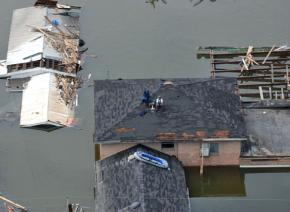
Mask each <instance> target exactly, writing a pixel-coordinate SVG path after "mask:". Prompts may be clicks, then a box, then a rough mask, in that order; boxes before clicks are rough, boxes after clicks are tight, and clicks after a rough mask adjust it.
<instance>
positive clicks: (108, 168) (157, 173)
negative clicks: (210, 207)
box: [95, 145, 188, 212]
mask: <svg viewBox="0 0 290 212" xmlns="http://www.w3.org/2000/svg"><path fill="white" fill-rule="evenodd" d="M136 151H144V152H147V153H150V154H152V155H155V156H157V157H161V158H163V159H165V160H167V162H168V164H169V167H170V169H171V170H170V171H169V170H167V169H162V168H159V167H156V166H153V165H150V164H147V163H144V162H141V161H138V160H136V159H134V160H132V161H130V162H128V156H129V155H131V154H133V153H134V152H136ZM187 197H188V195H187V189H186V182H185V175H184V170H183V168H182V165H181V163H180V162H179V161H178V160H177V159H176V158H175V157H173V156H169V155H166V154H163V153H161V152H158V151H156V150H153V149H151V148H148V147H145V146H143V145H136V146H134V147H132V148H130V149H127V150H125V151H122V152H119V153H117V154H115V155H113V156H110V157H108V158H106V159H103V160H101V161H97V162H96V190H95V203H96V212H108V211H112V212H114V211H118V209H122V208H124V207H126V206H128V205H131V204H132V203H133V202H140V203H141V206H140V207H139V208H137V209H135V210H134V211H135V212H145V211H146V212H147V211H148V212H152V211H178V212H187V211H188V199H187Z"/></svg>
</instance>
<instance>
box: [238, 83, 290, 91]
mask: <svg viewBox="0 0 290 212" xmlns="http://www.w3.org/2000/svg"><path fill="white" fill-rule="evenodd" d="M275 85H276V86H280V85H287V82H275V83H257V84H239V85H238V87H239V88H242V89H251V88H258V87H259V86H275Z"/></svg>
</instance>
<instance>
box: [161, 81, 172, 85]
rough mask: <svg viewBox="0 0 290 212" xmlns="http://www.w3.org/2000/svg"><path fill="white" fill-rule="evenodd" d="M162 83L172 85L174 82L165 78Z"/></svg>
mask: <svg viewBox="0 0 290 212" xmlns="http://www.w3.org/2000/svg"><path fill="white" fill-rule="evenodd" d="M163 85H174V83H173V82H172V81H169V80H167V81H165V82H164V83H163Z"/></svg>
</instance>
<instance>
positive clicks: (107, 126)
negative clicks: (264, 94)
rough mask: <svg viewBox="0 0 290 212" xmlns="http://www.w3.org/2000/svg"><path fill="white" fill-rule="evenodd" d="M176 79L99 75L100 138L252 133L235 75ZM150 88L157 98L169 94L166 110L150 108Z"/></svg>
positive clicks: (183, 137)
mask: <svg viewBox="0 0 290 212" xmlns="http://www.w3.org/2000/svg"><path fill="white" fill-rule="evenodd" d="M153 81H154V84H153V86H152V82H153ZM171 81H172V85H171V84H170V83H167V85H164V84H163V83H164V81H162V80H157V79H155V80H121V81H117V80H115V81H114V80H112V81H108V80H104V81H95V116H96V117H95V123H96V131H95V141H96V142H97V143H106V142H112V141H113V142H120V141H123V142H125V141H130V142H131V141H137V140H149V141H154V140H164V138H167V140H188V139H189V138H190V139H194V138H210V137H221V135H223V136H225V137H231V138H233V137H238V138H244V137H246V130H245V124H244V120H243V117H242V114H241V111H240V100H239V97H238V96H237V95H235V94H234V91H235V83H236V80H235V79H232V78H226V79H214V80H210V79H174V80H171ZM150 85H151V86H150ZM147 89H148V90H150V92H151V94H152V95H153V98H156V97H157V96H161V97H162V98H163V100H164V106H163V107H162V109H161V110H160V111H158V112H150V110H148V108H147V107H146V106H145V105H143V104H141V100H140V97H141V96H142V95H143V92H144V90H147ZM120 129H130V130H120ZM221 132H222V133H221ZM169 134H170V136H169ZM188 135H194V136H188ZM168 136H169V137H168Z"/></svg>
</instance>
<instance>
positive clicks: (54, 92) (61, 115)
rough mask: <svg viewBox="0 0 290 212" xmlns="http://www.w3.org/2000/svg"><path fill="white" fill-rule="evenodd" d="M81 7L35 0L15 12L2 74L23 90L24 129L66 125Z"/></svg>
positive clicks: (70, 114)
mask: <svg viewBox="0 0 290 212" xmlns="http://www.w3.org/2000/svg"><path fill="white" fill-rule="evenodd" d="M80 9H81V8H80V7H75V6H68V5H60V4H58V3H57V1H43V0H38V1H37V2H36V3H35V6H33V7H28V8H21V9H16V10H14V12H13V17H12V23H11V31H10V37H9V44H8V52H7V59H6V60H5V61H1V68H0V78H6V79H7V83H6V85H7V90H8V91H11V92H23V98H22V105H21V115H20V125H21V126H22V127H40V128H42V127H44V128H47V127H63V126H69V125H70V122H71V120H72V119H73V118H74V112H73V111H74V102H75V99H76V90H77V88H78V87H79V85H80V80H79V79H78V77H77V72H78V71H79V70H80V68H81V51H80V49H79V43H80V38H79V35H80V29H79V17H80Z"/></svg>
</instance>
